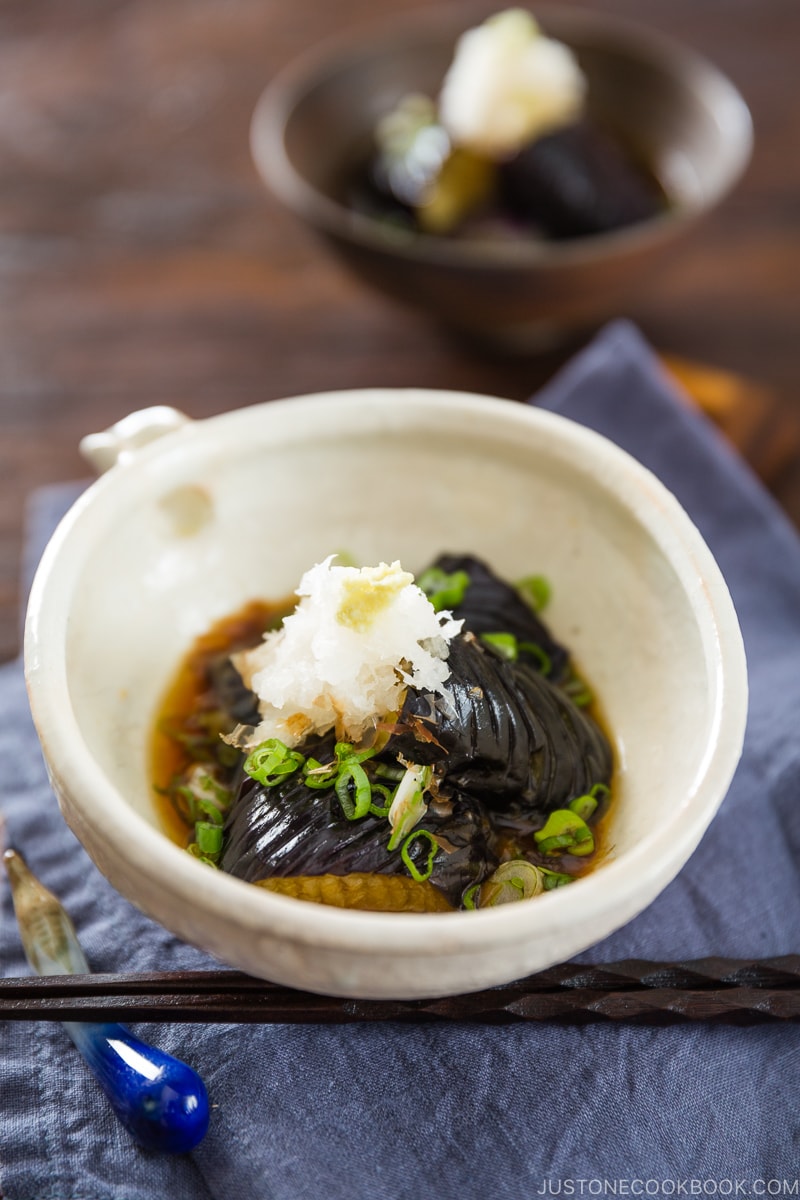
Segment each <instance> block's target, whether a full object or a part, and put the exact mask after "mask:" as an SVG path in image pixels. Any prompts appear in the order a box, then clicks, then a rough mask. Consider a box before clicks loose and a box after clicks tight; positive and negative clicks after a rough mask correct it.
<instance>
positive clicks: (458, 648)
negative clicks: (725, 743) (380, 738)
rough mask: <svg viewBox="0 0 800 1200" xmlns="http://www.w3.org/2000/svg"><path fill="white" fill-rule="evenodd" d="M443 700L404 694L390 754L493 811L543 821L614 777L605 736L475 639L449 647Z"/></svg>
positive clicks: (542, 682)
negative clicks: (434, 773) (522, 812)
mask: <svg viewBox="0 0 800 1200" xmlns="http://www.w3.org/2000/svg"><path fill="white" fill-rule="evenodd" d="M448 665H449V667H450V672H451V673H450V678H449V680H448V684H447V687H448V692H449V696H448V698H447V700H445V699H444V698H442V697H438V696H432V695H431V694H430V693H423V692H418V691H415V690H413V689H411V688H409V690H408V691H407V693H406V698H405V701H404V704H403V708H402V710H401V712H400V715H399V718H398V721H397V732H396V733H395V734H394V736H393V737H392V739H391V740H390V742H389V747H388V749H389V750H391V751H392V752H393V753H394V754H397V755H402V756H403V757H404V758H406V759H407V760H409V761H411V762H416V763H420V764H422V765H433V766H435V767H436V768H438V771H439V772H440V773H442V774H443V775H444V778H445V779H446V780H447V783H448V784H449V785H451V786H453V787H455V788H456V789H458V790H459V791H462V792H465V793H466V794H468V795H470V796H475V797H478V798H480V799H482V800H483V801H484V802H485V803H486V804H487V805H488V806H489V807H490V808H493V809H498V810H500V811H503V810H517V809H519V808H520V807H525V808H530V809H536V810H539V811H541V812H544V813H548V812H551V811H552V810H553V809H556V808H562V807H564V806H565V805H567V804H568V803H569V802H570V800H572V799H574V798H575V797H576V796H580V795H582V794H583V793H585V792H587V791H589V790H590V788H591V787H592V786H593V785H594V784H596V783H604V784H607V783H608V781H609V779H610V776H611V766H612V759H611V748H610V746H609V744H608V741H607V739H606V737H605V735H604V734H603V732H602V730H601V729H600V727H599V726H598V725H597V724H596V722H595V721H593V720H592V719H591V717H589V716H588V715H587V714H586V713H584V712H583V711H582V710H581V709H580V708H578V707H577V706H576V705H575V704H573V703H572V701H571V700H570V699H569V697H568V696H567V695H566V694H565V693H564V692H563V691H562V690H561V689H560V688H558V687H557V686H555V685H554V684H552V683H550V682H549V680H548V679H546V678H545V677H544V676H543V675H541V674H540V673H539V672H538V671H537V670H535V669H534V668H533V667H532V666H531V665H530V664H528V663H526V662H523V661H518V662H511V661H509V660H508V659H506V658H503V657H502V656H500V655H499V654H497V653H496V652H495V651H494V650H492V649H491V647H487V646H484V645H483V644H481V643H480V642H479V641H478V640H477V639H476V638H475V637H474V636H473V635H470V634H468V635H466V636H464V635H463V634H462V635H460V636H458V637H456V638H454V639H453V640H452V642H451V643H450V656H449V658H448Z"/></svg>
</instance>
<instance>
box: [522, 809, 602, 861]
mask: <svg viewBox="0 0 800 1200" xmlns="http://www.w3.org/2000/svg"><path fill="white" fill-rule="evenodd" d="M533 836H534V838H535V839H536V843H537V845H538V847H539V849H540V850H541V852H542V854H578V855H583V854H591V853H592V851H593V850H594V837H593V836H592V831H591V829H590V828H589V826H588V825H587V824H586V822H585V821H582V820H581V818H580V817H579V816H578V814H577V813H574V812H571V811H570V809H568V808H557V809H556V810H555V812H551V813H550V816H549V817H548V818H547V822H546V824H545V825H544V828H542V829H537V830H536V832H535V833H534V835H533Z"/></svg>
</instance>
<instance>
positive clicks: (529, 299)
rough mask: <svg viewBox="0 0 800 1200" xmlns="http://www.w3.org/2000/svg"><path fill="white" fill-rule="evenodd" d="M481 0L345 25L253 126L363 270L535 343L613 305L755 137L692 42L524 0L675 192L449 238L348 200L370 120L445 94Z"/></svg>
mask: <svg viewBox="0 0 800 1200" xmlns="http://www.w3.org/2000/svg"><path fill="white" fill-rule="evenodd" d="M490 11H494V10H487V9H486V8H485V7H484V8H482V9H480V10H475V9H470V8H469V7H467V8H466V9H464V8H463V7H462V8H460V9H459V10H458V11H457V12H456V11H454V10H446V9H445V10H437V11H434V10H426V11H424V12H419V13H417V14H410V15H408V16H407V17H406V18H405V19H403V20H397V21H394V22H392V23H390V24H383V25H381V26H379V27H377V28H374V29H373V30H372V31H367V32H365V31H361V32H355V33H352V34H347V35H346V36H342V37H339V38H337V39H336V40H334V41H331V42H328V43H326V44H325V45H323V46H321V47H318V48H317V49H316V50H314V51H312V52H310V53H309V54H307V55H306V56H305V57H303V58H302V59H301V60H299V61H297V62H296V63H294V64H293V65H291V66H290V67H289V68H287V69H286V70H285V71H284V72H283V73H282V74H281V75H280V76H279V77H277V78H276V79H275V80H274V81H273V82H272V83H271V84H270V86H269V87H268V88H267V90H266V91H265V92H264V94H263V95H262V97H261V99H260V101H259V103H258V106H257V108H256V111H255V114H254V117H253V123H252V129H251V142H252V150H253V155H254V158H255V162H256V165H257V168H258V170H259V172H260V174H261V176H262V178H263V179H264V181H265V182H266V184H267V185H268V186H269V188H270V189H271V190H272V191H273V192H274V194H275V195H276V196H277V197H278V198H279V199H280V200H282V201H283V202H284V203H285V204H286V205H287V206H288V207H289V208H290V209H291V210H292V211H293V212H294V213H296V214H297V216H298V217H299V218H301V219H302V220H303V221H305V222H306V223H307V224H308V225H309V226H310V227H311V228H312V229H313V230H315V231H316V233H318V234H319V235H321V236H322V238H323V239H324V240H325V242H326V243H327V244H328V245H329V246H330V247H332V248H333V249H334V250H335V251H336V252H337V253H338V255H339V256H340V257H341V259H342V260H343V261H344V262H345V263H346V264H347V266H348V267H350V268H351V269H352V270H353V271H354V272H355V273H356V274H357V275H358V276H360V277H361V278H362V279H363V280H365V281H366V282H367V283H369V284H372V285H373V286H374V287H376V288H377V289H379V290H380V291H382V292H383V293H385V294H386V295H389V296H392V297H393V298H394V299H396V300H399V301H402V302H404V303H406V304H410V305H412V306H413V307H415V308H417V309H419V310H422V311H423V312H425V313H427V314H428V315H429V316H431V317H433V318H435V319H437V320H438V321H439V322H441V323H443V324H445V325H448V326H450V327H453V328H455V329H458V330H460V331H462V332H465V333H468V334H470V335H471V336H474V337H477V338H480V339H482V340H486V341H489V342H494V343H497V344H501V345H505V346H507V347H510V348H511V347H519V348H528V347H535V346H537V345H544V344H547V343H548V342H550V341H553V340H557V339H558V338H560V337H561V336H563V335H564V334H565V333H567V332H569V331H571V330H575V329H576V328H580V327H585V326H590V325H593V324H596V323H598V322H599V321H601V320H604V319H605V318H607V317H610V316H613V315H615V314H616V313H618V312H619V311H620V309H621V307H622V306H623V305H624V304H625V303H626V302H627V300H628V298H629V296H630V295H631V294H632V293H633V292H634V291H635V289H636V288H640V289H641V288H642V287H647V286H648V283H649V280H650V275H651V269H652V267H653V266H654V264H655V263H656V261H657V260H658V259H660V258H662V257H664V256H665V255H668V254H670V253H671V252H673V251H674V249H675V246H676V243H678V242H679V241H680V240H681V238H682V236H683V234H684V233H685V231H686V230H687V228H688V227H690V226H691V225H692V224H693V223H694V222H696V221H697V219H698V218H699V217H701V216H702V215H703V214H705V213H707V212H708V211H709V210H710V209H712V208H713V207H714V206H715V205H717V204H718V203H719V202H720V200H721V199H722V198H723V197H724V196H725V195H726V194H727V193H728V192H729V191H730V189H731V188H732V187H733V185H734V184H735V183H736V181H737V180H738V178H739V176H740V175H741V173H742V172H743V170H744V169H745V167H746V165H747V163H748V160H749V158H750V154H751V149H752V123H751V120H750V114H749V112H748V109H747V106H746V104H745V103H744V101H743V99H742V97H741V96H740V94H739V92H738V91H737V90H736V88H735V87H734V86H733V84H732V83H731V82H730V81H729V80H728V79H727V78H725V76H723V75H722V74H721V73H720V72H719V71H718V70H717V69H716V68H715V67H714V66H712V65H711V64H710V63H708V62H707V61H706V60H704V59H702V58H700V57H699V56H698V55H697V54H695V53H694V52H692V51H690V50H688V49H686V48H685V47H683V46H680V45H678V44H676V43H675V42H673V41H671V40H669V39H667V38H665V37H663V36H661V35H659V34H656V33H654V32H652V31H650V30H647V29H643V28H641V27H638V26H634V25H630V24H628V23H625V22H622V21H619V20H616V19H612V18H610V17H607V16H605V15H603V14H600V13H590V12H586V11H581V10H577V9H569V8H544V7H536V8H534V9H533V12H534V15H535V16H536V18H537V19H538V20H539V22H540V24H541V25H542V27H543V29H544V31H545V33H547V34H548V35H550V36H552V37H555V38H557V39H559V40H560V41H563V42H565V43H566V44H567V45H569V46H570V47H571V48H572V49H573V51H574V52H575V53H576V55H577V57H578V59H579V62H580V64H581V67H582V68H583V70H584V72H585V74H586V76H587V78H588V83H589V88H588V91H589V113H590V115H591V116H592V117H596V118H597V119H598V120H599V121H600V122H602V123H603V124H605V125H606V126H607V127H610V128H612V129H615V130H616V131H617V132H618V133H619V135H620V136H621V137H622V138H624V140H625V141H626V142H627V143H628V145H630V146H632V147H634V148H635V150H636V151H637V153H638V154H639V155H641V156H642V157H643V158H644V159H645V160H646V162H647V163H648V165H649V168H650V169H651V171H652V173H653V174H654V175H655V177H656V178H657V180H658V181H659V183H660V184H661V186H662V188H663V190H664V192H665V193H666V196H667V197H668V200H669V205H668V207H667V209H666V210H665V211H663V212H660V213H659V214H658V215H657V216H654V217H652V218H650V219H648V220H645V221H642V222H640V223H639V224H637V225H632V226H629V227H627V228H624V229H620V230H617V231H615V232H612V233H603V234H599V235H593V236H590V237H583V238H580V239H572V240H566V241H560V242H545V241H542V242H533V241H530V240H525V241H523V240H520V241H519V242H503V243H500V242H496V241H495V242H489V241H468V240H452V239H447V238H443V237H436V236H431V235H425V234H416V233H409V232H408V231H399V230H392V229H391V228H388V227H387V226H386V225H385V224H383V223H381V222H380V221H378V220H375V219H372V218H370V217H368V216H365V215H363V214H361V213H358V212H355V211H353V210H352V209H351V208H349V207H348V206H347V204H346V203H344V202H343V201H342V199H341V194H342V186H341V185H342V179H343V177H344V176H345V174H346V173H347V171H348V170H349V169H351V168H352V167H353V165H354V164H355V162H356V161H357V160H358V159H359V158H360V157H363V156H364V154H365V152H366V147H367V146H368V144H369V141H370V138H371V134H372V130H373V129H374V126H375V123H376V121H377V120H378V119H379V118H380V117H381V116H383V115H384V114H385V113H386V112H387V111H389V110H390V109H391V108H392V107H393V106H394V105H395V104H396V103H397V101H398V100H399V99H400V98H401V97H402V96H404V95H405V94H406V93H408V92H412V91H420V92H423V93H426V94H428V95H430V96H432V97H435V96H436V95H437V94H438V91H439V88H440V86H441V82H442V79H443V77H444V74H445V71H446V69H447V67H448V65H449V63H450V61H451V59H452V54H453V50H454V47H455V43H456V40H457V38H458V36H459V34H461V33H462V32H463V31H464V30H465V29H467V28H470V27H471V26H473V25H475V24H477V23H479V22H480V20H482V19H483V18H484V17H485V16H487V15H488V13H489V12H490Z"/></svg>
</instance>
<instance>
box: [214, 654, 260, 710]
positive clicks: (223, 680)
mask: <svg viewBox="0 0 800 1200" xmlns="http://www.w3.org/2000/svg"><path fill="white" fill-rule="evenodd" d="M206 674H207V677H208V682H209V685H210V687H211V689H212V690H213V693H214V697H215V700H216V705H217V707H218V708H219V709H220V710H221V712H222V713H224V715H225V716H226V717H227V718H228V720H229V721H230V723H231V724H232V725H257V724H258V722H259V721H260V720H261V717H260V716H259V712H258V697H257V696H256V695H255V693H254V692H251V690H250V688H248V687H247V686H246V684H245V682H244V680H243V679H242V677H241V675H240V674H239V672H238V671H237V670H236V667H235V666H234V665H233V662H232V661H231V658H230V655H229V654H217V655H214V657H213V658H212V659H211V660H210V661H209V663H208V666H207V668H206Z"/></svg>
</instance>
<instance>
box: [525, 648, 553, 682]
mask: <svg viewBox="0 0 800 1200" xmlns="http://www.w3.org/2000/svg"><path fill="white" fill-rule="evenodd" d="M518 649H519V650H524V651H525V653H526V654H530V656H531V657H532V658H535V659H536V662H537V663H538V666H539V671H540V672H541V674H542V675H549V674H550V672H551V671H552V670H553V660H552V659H551V657H550V655H549V654H548V653H547V651H546V650H543V649H542V647H541V646H540V645H539V644H538V642H519V643H518Z"/></svg>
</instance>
